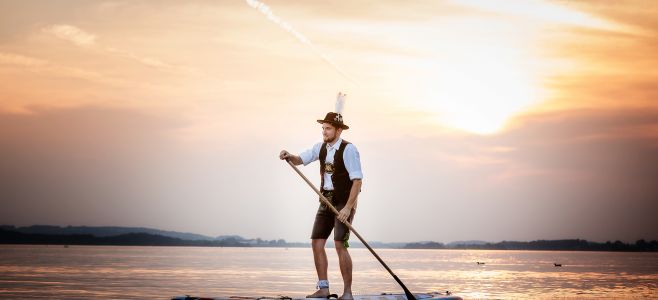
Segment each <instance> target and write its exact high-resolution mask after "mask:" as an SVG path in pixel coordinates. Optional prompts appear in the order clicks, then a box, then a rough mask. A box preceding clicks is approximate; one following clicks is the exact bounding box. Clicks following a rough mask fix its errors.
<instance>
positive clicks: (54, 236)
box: [0, 225, 658, 251]
mask: <svg viewBox="0 0 658 300" xmlns="http://www.w3.org/2000/svg"><path fill="white" fill-rule="evenodd" d="M0 244H55V245H124V246H207V247H309V246H310V244H309V243H288V242H286V241H285V240H283V239H279V240H263V239H260V238H256V239H245V238H243V237H241V236H239V235H223V236H218V237H216V238H212V237H208V236H204V235H200V234H194V233H184V232H175V231H164V230H158V229H152V228H142V227H115V226H105V227H90V226H67V227H59V226H51V225H33V226H27V227H15V226H12V225H1V226H0ZM350 244H351V247H354V248H362V247H364V245H363V244H362V243H361V242H360V241H358V240H354V239H352V240H351V241H350ZM369 244H370V245H371V246H372V247H373V248H395V249H482V250H568V251H658V241H655V240H653V241H645V240H638V241H636V242H635V243H623V242H621V241H615V242H610V241H608V242H605V243H597V242H590V241H586V240H581V239H568V240H536V241H530V242H517V241H502V242H498V243H489V242H483V241H456V242H451V243H448V244H443V243H438V242H433V241H423V242H415V243H383V242H370V243H369ZM327 247H333V243H331V242H329V243H327Z"/></svg>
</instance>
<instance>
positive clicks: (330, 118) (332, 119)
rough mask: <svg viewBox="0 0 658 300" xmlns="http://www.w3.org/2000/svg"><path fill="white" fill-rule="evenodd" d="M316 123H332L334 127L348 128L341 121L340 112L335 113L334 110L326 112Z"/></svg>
mask: <svg viewBox="0 0 658 300" xmlns="http://www.w3.org/2000/svg"><path fill="white" fill-rule="evenodd" d="M318 123H320V124H322V123H331V124H332V125H334V126H336V127H340V128H343V129H349V128H350V127H349V126H347V125H345V124H344V123H343V116H342V115H341V114H338V113H335V112H328V113H327V115H326V116H325V117H324V120H318Z"/></svg>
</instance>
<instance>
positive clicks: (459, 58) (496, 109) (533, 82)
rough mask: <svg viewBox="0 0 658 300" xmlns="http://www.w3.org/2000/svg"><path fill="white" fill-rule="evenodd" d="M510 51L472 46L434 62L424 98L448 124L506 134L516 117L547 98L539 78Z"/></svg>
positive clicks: (441, 121) (465, 128)
mask: <svg viewBox="0 0 658 300" xmlns="http://www.w3.org/2000/svg"><path fill="white" fill-rule="evenodd" d="M512 51H513V50H510V49H508V48H506V47H498V46H491V45H488V46H479V47H466V48H465V49H464V50H463V51H460V52H459V53H454V54H453V55H450V56H449V58H448V59H444V60H438V61H434V62H432V63H431V65H432V70H433V71H432V72H431V73H430V74H428V75H429V76H430V80H429V82H427V84H425V87H424V90H423V92H422V94H421V95H419V96H420V97H421V98H422V99H423V101H422V102H423V104H424V106H425V108H427V109H429V110H430V111H431V112H433V113H435V114H436V115H437V118H438V120H437V121H438V122H439V123H441V124H442V125H445V126H448V127H452V128H456V129H461V130H465V131H468V132H472V133H477V134H492V133H496V132H498V131H500V130H501V129H502V128H503V127H504V125H505V123H506V122H507V121H508V119H509V118H510V117H512V116H513V115H515V114H517V113H520V112H521V111H523V110H525V109H528V108H529V107H531V106H532V105H533V104H536V103H537V102H539V101H540V100H541V98H542V97H541V94H542V90H541V87H540V85H539V84H538V83H537V79H536V75H535V74H534V73H533V70H532V68H530V66H529V65H528V64H525V63H526V61H524V60H523V56H522V55H519V53H514V52H512Z"/></svg>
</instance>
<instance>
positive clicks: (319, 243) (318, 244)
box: [311, 239, 327, 250]
mask: <svg viewBox="0 0 658 300" xmlns="http://www.w3.org/2000/svg"><path fill="white" fill-rule="evenodd" d="M326 244H327V240H325V239H312V240H311V247H313V249H315V250H317V249H324V246H325V245H326Z"/></svg>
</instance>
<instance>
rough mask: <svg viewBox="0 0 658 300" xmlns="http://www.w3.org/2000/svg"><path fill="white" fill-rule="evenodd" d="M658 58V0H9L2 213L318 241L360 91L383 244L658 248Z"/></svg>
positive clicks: (368, 199)
mask: <svg viewBox="0 0 658 300" xmlns="http://www.w3.org/2000/svg"><path fill="white" fill-rule="evenodd" d="M656 53H658V3H655V2H653V1H640V0H636V1H605V2H602V1H587V0H582V1H541V0H532V1H520V0H519V1H506V2H503V3H501V2H496V4H495V5H494V4H493V3H492V2H491V1H479V0H449V1H448V0H446V1H377V2H376V3H375V2H372V1H312V2H308V1H307V2H293V1H256V0H248V1H239V0H235V1H157V2H154V1H74V0H71V1H8V0H0V204H1V205H2V209H1V210H0V224H13V225H17V226H29V225H34V224H50V225H60V226H67V225H72V226H82V225H86V226H141V227H152V228H158V229H163V230H175V231H183V232H194V233H200V234H206V235H210V236H218V235H227V234H238V235H241V236H244V237H248V238H256V237H260V238H263V239H281V238H282V239H286V240H287V241H301V242H305V241H308V239H309V237H310V232H311V226H312V223H313V219H314V215H315V211H316V209H317V206H318V199H317V196H315V194H314V192H313V191H312V190H311V189H310V188H309V187H308V186H306V185H305V183H304V181H303V180H302V179H301V178H300V177H299V176H298V175H297V174H296V173H295V172H294V171H293V170H292V169H291V168H290V167H289V166H288V165H287V164H286V163H285V162H282V161H281V160H279V159H278V154H279V151H281V150H282V149H286V150H289V151H290V152H293V153H299V152H301V151H304V150H306V149H308V148H310V147H312V146H313V145H314V144H315V143H317V142H320V141H321V125H320V124H318V123H317V122H316V120H317V119H321V118H323V117H324V115H325V114H326V113H327V112H329V111H332V110H333V109H334V103H335V96H336V94H337V93H338V92H339V91H342V92H344V93H346V94H347V95H348V96H347V100H346V104H345V110H344V113H343V116H344V120H345V123H346V124H347V125H349V126H350V129H349V130H346V131H345V132H343V136H342V137H343V138H344V139H346V140H348V141H350V142H352V143H353V144H354V145H355V146H356V147H357V149H358V151H359V153H360V156H361V164H362V169H363V174H364V178H363V188H362V192H361V194H360V196H359V200H358V210H357V213H356V217H355V220H354V223H353V225H354V227H355V228H356V229H357V230H358V231H359V233H360V234H361V235H362V236H364V237H365V238H366V239H367V240H369V241H384V242H415V241H430V240H431V241H438V242H450V241H458V240H484V241H493V242H495V241H502V240H518V241H530V240H536V239H567V238H581V239H587V240H592V241H607V240H611V241H614V240H622V241H626V242H634V241H635V240H638V239H641V238H644V239H658V218H656V215H657V213H658V184H656V183H657V182H658V180H657V179H658V102H657V100H658V55H656ZM301 169H302V171H303V172H304V173H305V174H306V175H307V176H308V177H309V178H310V179H311V180H312V181H314V182H316V184H319V181H320V178H319V177H320V176H319V172H318V163H317V162H316V163H313V164H311V165H309V166H306V167H302V168H301Z"/></svg>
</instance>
